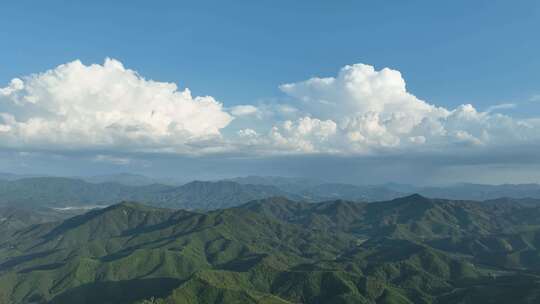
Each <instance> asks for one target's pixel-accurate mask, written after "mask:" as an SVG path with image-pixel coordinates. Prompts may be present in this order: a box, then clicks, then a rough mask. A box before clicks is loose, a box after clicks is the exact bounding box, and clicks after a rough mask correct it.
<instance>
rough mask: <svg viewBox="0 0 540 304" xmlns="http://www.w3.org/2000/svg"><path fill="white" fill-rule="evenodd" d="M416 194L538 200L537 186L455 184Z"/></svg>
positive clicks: (443, 196) (539, 193)
mask: <svg viewBox="0 0 540 304" xmlns="http://www.w3.org/2000/svg"><path fill="white" fill-rule="evenodd" d="M416 191H417V192H418V193H421V194H422V195H425V196H428V197H438V198H446V199H467V200H479V201H483V200H491V199H497V198H501V197H510V198H540V185H539V184H503V185H482V184H468V183H463V184H457V185H452V186H447V187H423V188H419V189H416Z"/></svg>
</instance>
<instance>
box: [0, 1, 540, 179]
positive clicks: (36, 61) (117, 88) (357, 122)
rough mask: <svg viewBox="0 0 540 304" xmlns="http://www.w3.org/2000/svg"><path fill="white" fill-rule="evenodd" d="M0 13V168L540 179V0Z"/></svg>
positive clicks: (99, 7) (169, 4)
mask: <svg viewBox="0 0 540 304" xmlns="http://www.w3.org/2000/svg"><path fill="white" fill-rule="evenodd" d="M0 13H1V16H2V18H0V42H1V48H0V155H1V158H0V171H7V172H13V173H24V174H50V175H97V174H109V173H117V172H132V173H139V174H145V175H149V176H154V177H171V176H172V177H177V178H181V179H215V178H223V177H231V176H239V175H282V176H308V177H309V176H314V175H315V176H317V177H319V178H324V179H328V180H333V181H343V182H351V183H361V184H374V183H384V182H407V183H417V184H433V183H452V182H479V183H525V182H540V173H539V172H540V171H539V170H538V169H539V167H540V158H539V157H538V156H537V155H539V153H537V151H538V144H539V143H540V141H539V140H540V132H538V130H540V129H539V128H540V72H539V71H540V59H539V56H538V54H539V53H540V52H539V51H540V39H537V37H536V36H537V32H538V29H539V28H540V4H539V3H538V2H537V1H512V2H510V1H451V2H450V1H445V2H437V3H435V2H433V1H406V2H405V1H376V2H375V1H347V0H343V1H339V2H335V1H257V2H255V1H234V2H231V1H228V2H224V1H196V2H195V1H192V2H191V1H190V2H188V1H114V2H111V1H92V2H87V1H85V2H83V1H47V2H44V1H40V2H36V1H17V2H14V1H9V2H8V1H6V2H3V3H0Z"/></svg>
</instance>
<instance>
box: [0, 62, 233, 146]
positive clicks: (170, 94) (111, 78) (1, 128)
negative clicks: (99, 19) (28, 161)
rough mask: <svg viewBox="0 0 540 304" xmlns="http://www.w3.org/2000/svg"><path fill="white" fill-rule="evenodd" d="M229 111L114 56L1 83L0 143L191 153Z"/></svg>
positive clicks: (213, 134)
mask: <svg viewBox="0 0 540 304" xmlns="http://www.w3.org/2000/svg"><path fill="white" fill-rule="evenodd" d="M232 119H233V117H232V115H231V114H229V113H228V112H226V111H224V110H223V106H222V104H221V103H219V102H218V101H216V100H215V99H214V98H212V97H210V96H204V97H193V96H191V93H190V91H189V89H185V90H183V91H179V90H178V88H177V86H176V85H175V84H174V83H166V82H157V81H152V80H146V79H144V78H143V77H141V76H140V75H139V74H137V73H136V72H135V71H132V70H129V69H126V68H124V66H123V65H122V63H120V62H119V61H117V60H114V59H106V60H105V62H104V64H103V65H99V64H93V65H89V66H86V65H84V64H82V63H81V62H80V61H73V62H70V63H67V64H63V65H60V66H58V67H56V68H54V69H52V70H49V71H46V72H44V73H41V74H35V75H30V76H27V77H24V78H22V79H18V78H15V79H13V80H12V81H11V83H10V84H9V85H8V86H7V87H5V88H2V89H0V143H1V145H2V146H4V147H11V148H19V149H39V148H41V149H53V150H56V149H114V148H118V149H128V150H151V151H161V150H167V151H174V152H178V153H190V152H195V153H198V152H199V151H197V150H194V149H193V148H189V145H190V144H192V143H197V142H199V141H208V140H213V139H216V138H219V137H220V136H221V133H220V130H221V129H223V128H224V127H226V126H227V125H228V124H229V123H230V122H231V120H232Z"/></svg>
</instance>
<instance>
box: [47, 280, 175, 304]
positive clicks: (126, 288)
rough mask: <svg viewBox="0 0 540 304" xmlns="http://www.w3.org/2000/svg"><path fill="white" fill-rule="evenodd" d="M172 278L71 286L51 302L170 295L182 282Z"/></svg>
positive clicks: (100, 302)
mask: <svg viewBox="0 0 540 304" xmlns="http://www.w3.org/2000/svg"><path fill="white" fill-rule="evenodd" d="M181 282H182V281H181V280H178V279H171V278H155V279H138V280H126V281H115V282H112V281H108V282H96V283H89V284H85V285H81V286H79V287H75V288H71V289H69V290H67V291H65V292H64V293H62V294H60V295H58V296H56V297H54V298H53V299H52V300H51V301H49V302H48V303H49V304H64V303H65V304H73V303H77V304H123V303H126V304H127V303H133V302H135V301H139V300H143V299H148V298H151V297H156V298H162V297H166V296H168V295H169V294H170V293H171V292H172V290H173V289H174V288H176V287H178V286H179V285H180V284H181Z"/></svg>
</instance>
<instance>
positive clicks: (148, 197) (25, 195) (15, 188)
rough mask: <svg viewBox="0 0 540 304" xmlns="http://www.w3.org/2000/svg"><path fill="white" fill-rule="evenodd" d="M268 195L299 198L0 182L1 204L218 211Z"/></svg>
mask: <svg viewBox="0 0 540 304" xmlns="http://www.w3.org/2000/svg"><path fill="white" fill-rule="evenodd" d="M271 196H285V197H289V198H292V199H300V197H299V196H297V195H294V194H290V193H287V192H284V191H282V190H280V189H278V188H276V187H273V186H265V185H242V184H238V183H234V182H225V181H221V182H202V181H195V182H191V183H188V184H185V185H182V186H168V185H161V184H151V185H146V186H127V185H124V184H119V183H97V184H95V183H90V182H87V181H84V180H80V179H74V178H59V177H39V178H24V179H19V180H15V181H0V206H1V205H26V206H35V207H57V208H60V207H77V206H78V207H81V206H99V205H111V204H115V203H117V202H120V201H125V200H136V201H141V202H145V203H147V204H149V205H154V206H162V207H165V206H166V207H169V208H183V209H201V210H205V209H218V208H224V207H231V206H236V205H240V204H243V203H245V202H248V201H250V200H254V199H261V198H266V197H271Z"/></svg>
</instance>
